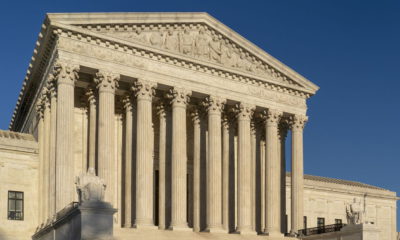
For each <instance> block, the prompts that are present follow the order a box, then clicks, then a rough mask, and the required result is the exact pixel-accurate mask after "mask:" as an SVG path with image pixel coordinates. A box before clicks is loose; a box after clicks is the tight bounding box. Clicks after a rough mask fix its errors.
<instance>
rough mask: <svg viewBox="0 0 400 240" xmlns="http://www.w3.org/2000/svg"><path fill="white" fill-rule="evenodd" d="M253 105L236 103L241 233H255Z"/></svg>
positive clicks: (239, 228) (239, 226) (239, 227)
mask: <svg viewBox="0 0 400 240" xmlns="http://www.w3.org/2000/svg"><path fill="white" fill-rule="evenodd" d="M252 115H253V107H252V106H250V105H248V104H243V103H241V104H240V105H238V117H237V118H238V159H237V161H238V164H237V165H238V166H237V167H238V186H237V188H238V226H237V228H238V229H237V230H238V231H239V232H240V233H241V234H256V232H255V231H254V230H253V228H252V220H251V217H252V213H251V211H252V203H251V199H252V197H251V177H252V176H251V143H250V118H251V116H252Z"/></svg>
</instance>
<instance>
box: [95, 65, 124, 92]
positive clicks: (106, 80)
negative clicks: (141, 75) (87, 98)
mask: <svg viewBox="0 0 400 240" xmlns="http://www.w3.org/2000/svg"><path fill="white" fill-rule="evenodd" d="M119 78H120V76H119V75H118V74H116V73H112V72H108V71H103V70H100V71H99V72H98V73H96V77H95V78H94V82H95V83H96V85H97V88H98V89H99V91H111V92H114V91H115V88H117V87H118V81H119Z"/></svg>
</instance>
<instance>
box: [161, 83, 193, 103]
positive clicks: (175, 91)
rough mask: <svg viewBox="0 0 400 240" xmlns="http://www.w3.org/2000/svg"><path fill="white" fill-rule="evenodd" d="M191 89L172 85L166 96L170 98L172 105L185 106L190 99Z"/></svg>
mask: <svg viewBox="0 0 400 240" xmlns="http://www.w3.org/2000/svg"><path fill="white" fill-rule="evenodd" d="M190 96H191V91H189V90H187V89H185V88H180V87H174V88H171V89H169V90H168V92H167V94H166V97H167V98H169V99H170V100H171V104H172V107H186V105H187V103H188V102H189V100H190Z"/></svg>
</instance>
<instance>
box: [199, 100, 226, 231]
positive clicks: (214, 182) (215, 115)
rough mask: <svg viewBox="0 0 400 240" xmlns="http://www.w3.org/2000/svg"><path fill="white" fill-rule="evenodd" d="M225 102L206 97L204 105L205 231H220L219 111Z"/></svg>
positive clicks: (220, 144) (220, 143)
mask: <svg viewBox="0 0 400 240" xmlns="http://www.w3.org/2000/svg"><path fill="white" fill-rule="evenodd" d="M224 103H225V101H224V100H223V99H220V98H218V97H215V96H210V97H207V98H206V100H205V101H204V104H205V106H206V108H207V114H208V161H207V194H206V196H207V229H208V230H209V231H210V232H224V231H223V229H222V142H221V140H222V139H221V111H222V109H223V107H224Z"/></svg>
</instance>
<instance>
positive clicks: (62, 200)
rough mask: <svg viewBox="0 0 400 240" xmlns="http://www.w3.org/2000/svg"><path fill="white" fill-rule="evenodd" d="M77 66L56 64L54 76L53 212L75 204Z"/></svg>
mask: <svg viewBox="0 0 400 240" xmlns="http://www.w3.org/2000/svg"><path fill="white" fill-rule="evenodd" d="M78 71H79V66H78V65H74V64H70V63H66V62H57V63H56V64H55V66H54V76H55V79H56V80H57V127H56V128H57V136H56V146H57V147H56V148H57V151H56V189H57V190H58V191H57V192H56V211H59V210H61V209H63V208H64V207H65V206H66V205H68V204H69V203H71V202H72V201H73V200H74V195H75V184H74V164H73V162H74V158H73V141H74V136H73V134H74V129H73V126H74V125H73V123H74V85H75V81H76V80H77V79H78Z"/></svg>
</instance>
